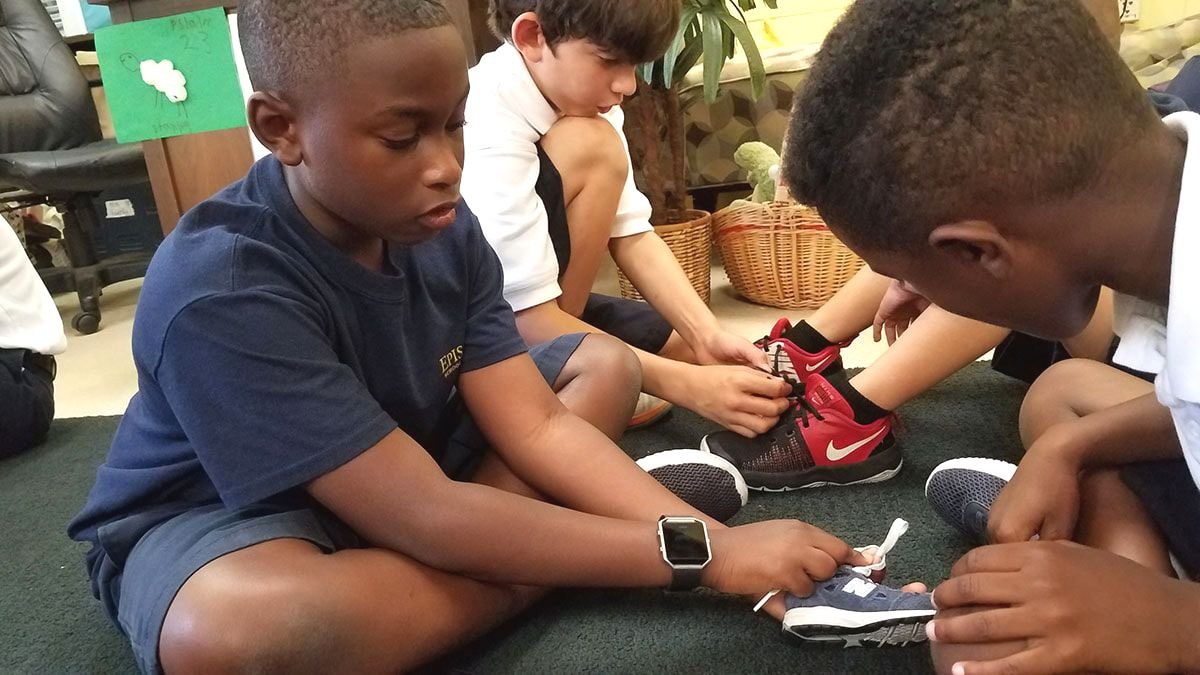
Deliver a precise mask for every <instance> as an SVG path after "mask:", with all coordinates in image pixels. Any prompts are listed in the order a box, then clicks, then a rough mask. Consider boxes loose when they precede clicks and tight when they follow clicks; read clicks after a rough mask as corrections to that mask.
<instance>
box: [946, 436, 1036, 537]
mask: <svg viewBox="0 0 1200 675" xmlns="http://www.w3.org/2000/svg"><path fill="white" fill-rule="evenodd" d="M1016 470H1017V466H1016V465H1015V464H1010V463H1008V462H1002V461H1000V460H998V459H985V458H982V457H963V458H961V459H952V460H950V461H948V462H942V463H941V464H939V465H938V466H937V468H935V469H934V470H933V472H932V473H930V474H929V480H927V481H925V498H926V499H927V500H929V504H930V506H932V507H933V510H934V511H936V512H937V514H938V515H939V516H941V517H942V520H944V521H946V522H947V523H949V524H950V525H951V526H952V527H954V529H956V530H958V531H959V532H962V533H963V534H965V535H966V536H968V537H970V538H971V539H972V540H973V541H975V542H977V543H986V540H987V524H988V514H989V513H991V510H992V502H994V501H996V496H997V495H999V494H1000V491H1001V490H1003V489H1004V486H1005V485H1008V481H1010V480H1012V477H1013V473H1015V472H1016Z"/></svg>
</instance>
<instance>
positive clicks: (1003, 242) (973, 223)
mask: <svg viewBox="0 0 1200 675" xmlns="http://www.w3.org/2000/svg"><path fill="white" fill-rule="evenodd" d="M929 245H930V246H932V247H933V248H934V249H936V250H938V251H940V252H942V253H945V254H947V255H949V256H951V257H952V258H954V259H955V260H956V261H957V262H959V263H960V264H962V265H965V266H974V267H979V268H981V269H982V270H983V271H984V272H986V273H987V274H989V275H991V276H992V277H994V278H996V279H1005V278H1007V277H1008V276H1009V274H1010V273H1011V271H1012V267H1013V246H1012V242H1010V241H1009V240H1008V238H1006V237H1005V236H1004V235H1003V234H1001V233H1000V231H999V230H997V229H996V226H995V225H993V224H992V223H990V222H987V221H984V220H965V221H960V222H956V223H948V224H946V225H939V226H938V227H936V228H934V230H933V231H932V232H930V233H929Z"/></svg>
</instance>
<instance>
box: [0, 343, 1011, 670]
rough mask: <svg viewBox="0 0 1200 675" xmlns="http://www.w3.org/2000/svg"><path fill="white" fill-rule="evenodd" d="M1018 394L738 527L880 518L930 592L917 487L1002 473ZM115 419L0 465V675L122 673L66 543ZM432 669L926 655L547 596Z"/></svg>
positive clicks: (865, 527)
mask: <svg viewBox="0 0 1200 675" xmlns="http://www.w3.org/2000/svg"><path fill="white" fill-rule="evenodd" d="M1022 392H1023V387H1022V385H1020V384H1018V383H1016V382H1014V381H1012V380H1009V379H1007V378H1004V377H1003V376H1000V375H996V374H994V373H993V372H992V371H991V370H990V369H989V368H988V367H987V365H986V364H976V365H973V366H971V367H970V368H968V369H967V370H965V371H963V372H962V373H960V374H959V375H957V376H955V377H953V378H951V379H950V380H949V381H947V382H946V383H944V384H942V385H941V386H940V387H938V388H937V389H935V390H933V391H932V392H930V393H928V394H926V395H925V396H923V397H921V398H920V399H918V400H917V401H915V402H913V403H912V404H910V405H908V406H906V407H905V408H903V409H902V410H901V413H902V416H903V423H904V427H903V431H902V435H901V439H902V443H903V445H904V448H905V452H906V456H907V460H906V464H905V469H904V471H903V472H902V473H901V474H900V476H899V477H897V478H896V479H894V480H892V481H890V482H888V483H884V484H881V485H875V486H863V487H853V488H841V489H820V490H815V491H809V492H801V493H792V494H786V495H752V496H751V502H750V505H749V506H748V507H747V508H746V509H745V510H743V512H742V514H740V515H739V516H738V518H739V520H740V521H753V520H764V519H769V518H801V519H804V520H807V521H809V522H811V523H813V524H816V525H819V526H821V527H824V528H826V529H828V530H829V531H831V532H833V533H835V534H838V535H839V536H842V537H843V538H845V539H846V540H847V541H849V542H850V543H852V544H854V545H865V544H872V543H879V541H880V540H881V539H882V538H883V536H884V534H885V533H886V532H887V529H888V527H889V526H890V524H891V522H892V519H894V518H896V517H903V518H905V519H907V520H908V521H909V522H910V523H912V529H911V530H910V531H909V533H908V535H906V536H905V537H904V539H902V540H901V543H900V545H899V546H898V547H897V549H896V550H895V551H894V552H893V553H892V554H891V555H890V556H889V574H890V581H891V582H895V583H901V582H907V581H911V580H923V581H926V582H929V583H931V584H932V583H936V582H938V581H940V580H941V579H943V578H944V577H945V575H946V573H947V571H948V570H949V568H950V565H951V564H953V562H954V560H955V559H956V558H957V557H958V556H959V555H961V554H962V553H963V552H964V551H965V544H964V542H963V541H962V540H960V539H959V538H957V537H956V536H955V535H954V534H953V533H952V531H951V530H950V529H949V527H947V526H945V525H943V524H942V523H941V522H940V521H938V520H937V518H936V516H934V514H933V513H932V511H930V509H929V508H928V506H926V504H925V502H924V499H923V494H922V488H923V485H924V480H925V477H926V476H927V475H928V473H929V471H930V470H931V469H932V468H933V467H934V466H936V465H937V464H938V463H939V462H941V461H943V460H945V459H949V458H951V457H958V456H964V455H984V456H992V457H1000V458H1005V459H1015V457H1016V456H1017V453H1018V450H1019V443H1018V439H1017V436H1016V415H1017V409H1018V405H1019V402H1020V397H1021V394H1022ZM117 421H118V418H88V419H77V420H63V421H60V422H58V423H57V424H56V426H55V428H54V429H53V431H52V433H51V436H50V438H49V440H48V441H47V442H46V443H45V444H44V445H43V446H42V447H40V448H38V449H37V450H35V451H33V452H31V453H29V454H26V455H24V456H21V457H17V458H13V459H9V460H6V461H3V462H0V514H3V515H2V518H3V528H4V530H3V531H4V545H5V551H4V554H3V555H0V627H2V628H0V673H125V672H132V671H133V669H134V666H133V661H132V658H131V657H130V655H129V651H128V648H127V647H126V645H125V643H124V642H123V640H122V638H121V637H120V635H119V634H118V633H117V631H116V630H115V629H114V628H113V627H112V626H111V625H110V624H109V623H108V621H107V619H106V618H105V617H104V615H103V614H102V613H101V610H100V607H99V605H98V603H97V602H96V601H95V600H93V598H92V597H91V594H90V593H89V590H88V585H87V580H86V577H85V574H84V570H83V565H82V563H81V560H82V556H83V551H82V550H81V549H80V548H79V547H78V546H77V545H76V544H74V543H73V542H71V541H70V540H68V539H67V538H66V535H65V534H64V529H65V526H66V522H67V521H68V520H69V519H70V517H71V516H72V515H74V513H75V512H76V511H77V510H78V508H79V507H80V506H81V504H82V501H83V499H84V497H85V495H86V493H87V490H88V488H89V487H90V485H91V481H92V476H93V472H94V469H95V467H96V466H97V465H98V464H99V463H100V462H101V461H102V460H103V458H104V454H105V451H106V449H107V447H108V443H109V440H110V439H111V438H112V434H113V431H114V430H115V428H116V424H117ZM711 428H712V425H711V424H709V423H707V422H705V421H703V420H701V419H700V418H697V417H695V416H693V415H691V414H687V413H682V412H678V411H677V412H675V413H673V414H672V416H671V417H670V418H669V419H668V420H667V421H666V422H664V423H662V424H659V425H657V426H655V427H653V428H651V429H649V430H647V431H643V432H639V433H637V434H633V435H631V436H630V437H629V438H627V439H626V441H625V442H624V446H625V448H626V449H627V450H628V451H629V452H630V453H631V454H633V455H635V456H641V455H644V454H648V453H649V452H652V451H656V450H664V449H668V448H677V447H696V445H697V444H698V442H699V439H700V436H701V435H702V434H703V433H705V432H707V431H709V430H711ZM438 669H439V670H451V671H457V672H484V673H493V672H494V673H501V672H504V673H511V672H521V673H543V672H546V673H549V672H555V673H561V672H571V673H574V672H602V673H634V672H636V673H645V672H661V673H667V672H671V673H676V672H688V673H691V672H711V673H735V672H737V673H741V672H772V671H774V672H780V671H790V672H804V673H827V672H846V673H850V672H852V673H906V672H928V670H929V666H928V649H927V648H926V647H923V646H922V647H910V648H903V649H896V648H891V649H871V650H867V649H851V650H843V649H833V648H827V647H815V646H808V645H800V644H797V643H794V642H791V641H788V640H786V639H785V638H784V637H783V636H782V635H781V634H780V632H779V628H778V625H777V624H775V623H774V622H772V621H771V620H769V619H766V618H764V617H760V616H755V615H752V614H751V613H750V611H749V608H748V607H746V606H745V605H744V604H742V603H740V602H737V601H734V600H732V599H730V598H726V597H720V596H716V595H714V594H710V593H696V594H690V595H684V596H668V595H666V594H664V593H661V592H657V591H603V592H601V591H561V592H558V593H556V594H554V595H552V596H551V597H549V598H548V599H547V600H546V601H545V602H543V603H542V604H541V605H539V606H538V607H537V608H535V609H534V610H533V611H531V612H530V613H529V614H527V615H526V616H525V617H524V618H523V619H520V620H518V621H516V622H514V623H512V624H511V625H509V626H508V627H507V628H505V629H502V630H501V631H499V632H496V633H494V634H492V635H490V636H488V637H486V638H484V639H483V640H481V641H479V642H477V643H476V644H473V645H471V646H469V647H467V648H465V649H463V650H461V651H460V653H458V654H455V655H453V656H452V657H451V658H450V659H448V660H447V661H446V662H445V663H443V664H440V665H439V667H438Z"/></svg>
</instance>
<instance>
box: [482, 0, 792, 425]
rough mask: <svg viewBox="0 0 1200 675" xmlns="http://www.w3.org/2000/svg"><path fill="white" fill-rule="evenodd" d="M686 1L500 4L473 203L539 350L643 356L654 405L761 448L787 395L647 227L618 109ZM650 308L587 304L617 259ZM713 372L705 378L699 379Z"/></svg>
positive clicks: (511, 298)
mask: <svg viewBox="0 0 1200 675" xmlns="http://www.w3.org/2000/svg"><path fill="white" fill-rule="evenodd" d="M679 12H680V3H679V0H569V1H568V0H496V1H495V2H492V4H491V18H492V23H493V27H494V29H495V30H496V33H497V35H499V36H500V37H501V38H502V39H503V40H504V44H503V45H502V46H501V47H500V48H499V49H498V50H496V51H495V52H493V53H491V54H488V55H486V56H484V57H483V59H482V61H480V63H479V65H478V66H476V67H475V68H473V69H472V71H471V95H470V98H469V99H468V103H467V127H466V131H465V136H466V149H467V160H466V166H465V169H464V173H463V183H462V191H463V196H464V197H465V198H466V199H467V201H468V203H470V204H471V206H472V209H473V210H474V211H475V212H476V213H477V214H478V216H479V220H480V224H481V225H482V226H483V232H484V235H485V236H486V237H487V239H488V241H489V242H490V243H491V245H492V247H493V248H494V249H495V250H496V253H497V254H498V255H499V257H500V260H501V262H502V263H503V266H504V277H505V280H504V281H505V284H504V295H505V298H506V299H507V300H508V302H509V303H510V304H511V305H512V307H513V309H514V310H515V311H516V313H517V325H518V327H519V329H520V330H521V333H522V335H523V336H524V337H525V340H526V341H527V342H529V343H530V344H535V343H540V342H545V341H547V340H551V339H554V338H557V337H560V336H562V335H566V334H571V333H579V332H598V331H602V332H606V333H609V334H612V335H614V336H616V337H618V338H620V339H622V340H623V341H624V342H625V343H626V344H628V345H630V346H632V347H634V348H635V349H636V351H637V353H638V357H639V359H640V360H641V363H642V369H643V373H644V389H645V391H646V392H647V393H650V394H653V395H655V396H658V397H660V398H662V399H665V400H667V401H670V402H672V403H676V404H678V405H681V406H683V407H685V408H688V409H691V410H694V411H695V412H697V413H700V414H701V415H704V416H705V417H707V418H709V419H711V420H714V421H716V422H718V423H720V424H721V425H723V426H725V427H726V428H728V429H731V430H734V431H736V432H738V433H741V434H742V435H745V436H754V435H757V434H760V433H763V432H765V431H767V430H768V429H770V428H771V427H772V426H773V425H774V423H775V421H776V420H777V419H778V418H779V415H780V413H782V412H783V411H784V410H785V409H786V407H787V405H788V404H787V400H786V398H785V397H786V396H787V395H788V394H789V393H791V388H790V387H789V386H788V385H787V384H785V383H784V382H783V381H781V380H779V379H777V378H774V377H771V376H770V375H768V374H767V373H765V372H762V371H761V370H757V369H756V368H761V367H765V366H766V365H767V362H766V355H765V354H764V353H763V352H762V351H761V350H759V349H757V348H756V347H754V345H752V344H751V343H750V342H749V341H747V340H744V339H741V338H739V337H737V336H734V335H732V334H730V333H727V332H725V331H724V330H722V329H721V327H720V326H719V325H718V324H717V320H716V318H715V317H714V316H713V315H712V312H711V311H710V310H709V309H708V307H706V306H705V305H704V303H703V302H702V301H701V300H700V298H699V297H698V296H697V295H696V292H695V291H694V290H693V289H692V287H691V285H690V284H689V283H688V281H687V278H686V276H685V275H684V273H683V270H682V269H681V268H680V266H679V263H678V262H677V261H676V260H675V258H674V257H673V256H672V255H671V252H670V250H669V249H668V248H667V247H666V245H665V244H664V243H663V242H662V240H661V239H659V238H658V236H657V235H656V234H655V233H654V231H653V229H652V228H651V226H650V222H649V219H650V215H651V214H650V204H649V202H647V200H646V198H645V197H644V196H643V195H642V194H641V193H639V192H638V190H637V188H636V186H635V185H634V183H633V178H632V175H631V171H630V159H629V151H628V148H627V145H626V143H625V138H624V134H623V132H622V126H623V123H624V116H623V114H622V112H621V108H620V104H621V101H622V100H623V98H624V97H625V96H629V95H632V94H633V93H634V92H635V91H636V89H637V80H636V76H635V73H634V65H635V64H637V63H641V62H645V61H650V60H653V59H655V58H657V57H658V56H660V55H661V54H662V53H663V52H664V51H665V50H666V48H667V45H668V44H669V43H670V41H671V39H672V38H673V37H674V35H675V32H676V29H677V26H678V25H679ZM606 250H607V251H608V252H609V253H611V254H612V257H613V259H614V260H615V261H616V263H617V265H618V266H619V267H620V268H621V269H622V270H623V271H624V272H625V273H626V275H628V276H629V278H630V279H631V280H632V281H633V283H634V285H635V286H637V288H638V290H639V291H641V293H642V295H643V296H645V297H646V298H647V300H648V301H649V305H647V304H644V303H635V302H631V301H627V300H623V299H620V298H611V297H606V296H600V295H594V294H592V293H591V288H592V284H593V282H594V281H595V278H596V274H597V270H598V269H599V265H600V261H601V258H602V257H603V255H604V254H605V251H606ZM701 364H703V365H701Z"/></svg>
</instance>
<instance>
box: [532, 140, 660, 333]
mask: <svg viewBox="0 0 1200 675" xmlns="http://www.w3.org/2000/svg"><path fill="white" fill-rule="evenodd" d="M537 152H538V162H539V163H540V166H541V170H540V171H539V173H538V179H537V185H536V188H535V189H536V191H537V195H538V197H539V198H540V199H541V200H542V204H543V205H544V206H545V207H546V217H547V219H548V223H549V229H550V242H551V243H552V244H553V246H554V257H555V258H556V259H557V260H558V273H559V278H560V279H561V278H562V275H563V273H565V272H566V270H567V265H569V264H570V262H571V229H570V227H568V225H567V205H566V198H565V196H564V195H563V184H562V175H561V174H560V173H559V172H558V168H557V167H555V166H554V162H552V161H550V157H549V156H548V155H547V154H546V151H545V150H543V149H542V146H541V144H540V143H539V144H538V146H537ZM579 318H581V319H583V320H584V321H585V322H587V323H589V324H591V325H592V326H595V327H596V328H599V329H600V330H602V331H604V332H605V333H608V334H609V335H612V336H613V337H616V338H618V339H619V340H621V341H622V342H624V343H625V344H627V345H630V346H632V347H637V348H638V349H641V350H642V351H646V352H650V353H651V354H657V353H659V352H661V351H662V350H663V347H665V346H666V344H667V340H668V339H670V337H671V331H672V329H671V324H669V323H667V320H666V319H664V318H663V317H662V315H661V314H659V313H658V312H657V311H656V310H655V309H654V308H653V307H651V306H650V305H649V304H647V303H644V302H637V301H636V300H628V299H625V298H614V297H612V296H608V295H599V294H596V293H592V295H591V296H590V297H589V298H588V301H587V305H586V306H585V307H584V309H583V314H582V315H581V316H580V317H579Z"/></svg>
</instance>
